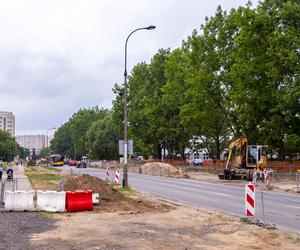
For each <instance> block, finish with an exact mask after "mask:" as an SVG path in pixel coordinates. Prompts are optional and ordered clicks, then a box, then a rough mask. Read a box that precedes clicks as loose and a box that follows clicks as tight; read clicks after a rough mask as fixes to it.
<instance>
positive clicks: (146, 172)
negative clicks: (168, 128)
mask: <svg viewBox="0 0 300 250" xmlns="http://www.w3.org/2000/svg"><path fill="white" fill-rule="evenodd" d="M170 163H172V164H173V165H171V164H170ZM170 163H161V162H149V163H144V164H134V163H132V164H129V166H128V170H129V172H130V173H133V174H135V173H136V174H137V175H138V176H139V177H138V178H142V177H143V176H153V177H155V178H156V177H158V178H166V179H168V180H172V179H174V180H178V181H180V180H184V179H186V180H191V181H196V182H200V183H212V184H222V185H226V186H233V187H241V188H243V187H244V186H245V183H247V181H245V180H220V179H219V178H218V173H219V172H221V171H222V164H223V163H222V162H217V163H216V168H215V169H212V167H213V165H211V162H209V161H208V162H205V164H204V165H203V166H201V167H199V166H197V167H193V166H188V165H182V164H179V165H176V163H180V162H174V161H173V162H170ZM288 164H289V163H288ZM92 165H93V168H88V170H89V171H91V173H94V171H99V173H101V174H100V176H98V177H95V176H91V175H90V174H85V173H83V172H80V170H79V169H74V168H71V167H69V168H66V167H64V168H63V169H60V168H52V167H45V166H44V167H43V166H35V167H26V166H25V167H23V166H18V167H17V166H15V167H14V169H15V176H14V181H13V182H7V181H5V186H6V187H4V188H5V191H6V192H7V191H8V189H10V190H11V192H15V193H17V192H18V191H19V192H25V191H26V190H28V191H26V192H28V193H30V192H31V193H32V192H35V193H36V195H38V192H41V191H43V192H44V191H46V190H48V192H54V191H55V192H56V191H59V192H58V193H60V192H62V191H64V192H68V191H74V190H92V192H93V194H94V193H96V194H98V195H99V196H98V202H97V203H94V204H93V207H92V209H89V210H88V211H81V212H67V213H66V212H65V211H66V210H65V209H63V210H62V211H56V212H53V211H55V210H49V204H50V203H51V202H50V203H49V202H48V203H49V204H48V205H45V207H44V208H43V207H39V208H38V207H37V206H36V205H37V204H36V205H35V206H36V207H34V206H32V207H30V206H27V207H26V208H24V207H18V205H17V203H16V201H14V202H12V201H9V202H8V200H7V202H8V203H12V204H10V205H9V204H8V203H7V204H6V203H4V207H3V208H2V212H3V213H0V217H1V221H5V218H9V217H13V218H12V219H11V220H13V221H15V222H16V223H21V222H20V221H19V220H22V221H23V223H25V221H27V220H28V221H27V223H28V224H27V225H28V226H29V225H31V226H29V227H28V230H27V231H26V232H27V233H25V234H24V235H23V236H22V237H23V238H22V239H20V243H19V244H21V245H22V247H24V248H23V249H27V248H28V249H244V248H252V249H254V248H255V249H266V248H269V249H300V245H299V244H300V236H299V234H298V233H299V232H298V233H297V230H283V229H280V228H279V229H277V227H275V226H274V227H268V225H270V224H268V225H266V224H264V223H263V221H261V223H252V222H251V221H247V220H245V219H243V216H236V215H230V214H228V213H223V212H221V211H218V210H219V209H210V208H205V207H199V206H194V205H188V204H184V203H182V202H179V201H176V200H174V199H167V198H164V197H163V196H158V195H155V194H153V193H152V194H151V193H149V192H143V191H141V190H137V189H134V188H123V187H122V185H120V183H119V184H117V183H114V178H115V176H114V173H115V171H116V170H117V169H119V167H120V165H119V164H118V163H117V162H94V163H93V164H92ZM287 166H288V167H287ZM107 169H109V171H110V172H109V173H110V175H109V176H108V177H109V179H108V180H107V179H105V177H107V172H106V170H107ZM281 169H285V171H280V172H278V174H275V175H274V176H272V177H271V178H270V182H269V183H268V185H266V183H264V182H257V184H256V188H257V190H259V189H262V190H264V191H265V192H269V191H270V190H272V192H274V193H275V194H276V193H281V192H283V193H291V192H293V193H294V194H298V193H297V192H298V189H297V185H298V183H297V182H296V176H297V174H296V173H294V172H293V171H292V172H291V173H290V170H291V169H292V166H290V165H282V166H281ZM278 171H279V170H278ZM279 173H280V174H279ZM93 175H95V174H93ZM129 180H131V179H130V178H129ZM2 183H4V182H2ZM2 188H3V185H2ZM20 190H23V191H20ZM29 190H34V191H29ZM38 190H41V191H38ZM51 190H52V191H51ZM2 193H3V192H2ZM6 195H8V193H7V194H6ZM196 195H197V194H196V192H195V196H196ZM298 195H299V194H298ZM16 197H17V196H16ZM2 198H3V197H2ZM37 198H38V197H37ZM6 199H9V198H8V196H7V197H6ZM15 199H16V198H15ZM38 199H39V198H38ZM4 202H5V197H4ZM25 203H26V202H25ZM288 203H289V202H288V201H286V204H287V205H288ZM23 204H24V203H23ZM294 205H296V206H297V204H294ZM55 206H56V205H55ZM28 207H29V208H28ZM298 208H299V207H298ZM15 210H17V211H15ZM51 211H52V212H51ZM36 213H37V214H38V216H37V217H36V215H34V214H36ZM265 213H266V214H267V213H268V210H267V208H266V211H265ZM266 216H267V215H266ZM21 218H22V219H21ZM29 220H30V221H29ZM18 221H19V222H18ZM4 225H5V223H3V224H2V225H1V226H0V227H3V226H4ZM20 225H21V229H22V230H23V229H24V227H26V225H24V224H22V223H21V224H20ZM14 230H16V229H15V227H14V226H13V227H9V228H7V229H6V230H5V234H3V235H12V236H13V235H14V234H17V233H16V232H14ZM2 231H3V229H2V230H1V232H2ZM10 231H11V232H10ZM6 239H7V238H5V237H4V240H2V241H1V243H0V248H1V249H8V248H9V247H12V248H11V249H14V248H13V246H12V245H11V242H10V241H9V240H6ZM19 247H20V245H19ZM16 249H21V248H16Z"/></svg>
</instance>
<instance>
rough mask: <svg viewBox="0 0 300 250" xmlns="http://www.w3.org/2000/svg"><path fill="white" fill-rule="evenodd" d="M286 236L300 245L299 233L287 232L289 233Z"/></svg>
mask: <svg viewBox="0 0 300 250" xmlns="http://www.w3.org/2000/svg"><path fill="white" fill-rule="evenodd" d="M286 238H287V239H288V240H290V241H292V242H294V243H296V244H298V245H300V236H299V235H295V234H291V233H289V234H287V235H286Z"/></svg>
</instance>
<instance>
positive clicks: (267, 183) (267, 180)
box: [264, 170, 273, 186]
mask: <svg viewBox="0 0 300 250" xmlns="http://www.w3.org/2000/svg"><path fill="white" fill-rule="evenodd" d="M272 172H273V170H265V171H264V176H265V183H266V185H267V186H269V174H270V173H272Z"/></svg>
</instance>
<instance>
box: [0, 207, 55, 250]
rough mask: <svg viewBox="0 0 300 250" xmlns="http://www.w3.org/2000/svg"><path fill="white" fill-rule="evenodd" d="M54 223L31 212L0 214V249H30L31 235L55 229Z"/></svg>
mask: <svg viewBox="0 0 300 250" xmlns="http://www.w3.org/2000/svg"><path fill="white" fill-rule="evenodd" d="M54 223H55V221H54V220H53V219H51V218H48V217H45V216H42V215H41V214H39V213H31V212H5V213H0V239H1V240H0V249H10V250H19V249H22V250H24V249H32V248H31V247H30V242H29V237H30V235H31V234H34V233H39V232H44V231H47V230H50V229H53V228H55V225H54Z"/></svg>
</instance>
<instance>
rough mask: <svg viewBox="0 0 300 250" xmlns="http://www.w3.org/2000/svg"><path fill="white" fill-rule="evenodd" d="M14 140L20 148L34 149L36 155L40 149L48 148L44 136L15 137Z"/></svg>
mask: <svg viewBox="0 0 300 250" xmlns="http://www.w3.org/2000/svg"><path fill="white" fill-rule="evenodd" d="M16 140H17V142H18V144H19V145H20V146H21V147H23V148H28V149H35V152H36V153H37V154H39V152H40V150H41V149H42V148H45V147H47V146H49V144H47V136H46V135H17V136H16Z"/></svg>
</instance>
